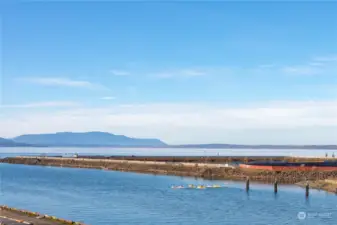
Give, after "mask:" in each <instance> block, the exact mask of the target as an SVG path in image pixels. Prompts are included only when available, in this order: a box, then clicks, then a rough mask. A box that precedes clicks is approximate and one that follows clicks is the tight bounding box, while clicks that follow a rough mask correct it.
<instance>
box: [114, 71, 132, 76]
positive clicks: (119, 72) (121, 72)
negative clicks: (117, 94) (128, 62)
mask: <svg viewBox="0 0 337 225" xmlns="http://www.w3.org/2000/svg"><path fill="white" fill-rule="evenodd" d="M110 73H112V74H113V75H115V76H127V75H130V73H129V72H128V71H124V70H110Z"/></svg>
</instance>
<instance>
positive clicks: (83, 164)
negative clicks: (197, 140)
mask: <svg viewBox="0 0 337 225" xmlns="http://www.w3.org/2000/svg"><path fill="white" fill-rule="evenodd" d="M130 158H131V159H129V158H126V157H123V158H119V159H118V158H107V157H81V158H62V157H9V158H4V159H1V160H0V162H1V163H11V164H25V165H37V166H57V167H74V168H90V169H104V170H115V171H125V172H139V173H151V174H161V175H176V176H193V177H202V178H205V179H231V180H245V179H246V178H247V177H249V178H250V180H254V181H261V182H267V183H272V182H274V181H275V179H277V180H278V182H279V183H289V184H293V183H297V182H300V181H303V180H306V179H308V180H321V179H328V178H330V179H332V178H337V171H328V172H319V171H281V172H275V171H264V170H254V171H253V170H244V169H240V168H238V167H228V166H226V165H225V164H224V163H220V161H218V162H214V161H213V162H212V161H206V160H205V158H201V157H193V158H195V159H194V161H192V162H186V160H188V159H186V157H185V158H184V157H180V160H177V158H175V160H174V161H173V159H171V160H170V159H168V158H166V159H162V160H160V157H158V158H155V157H150V158H145V157H142V158H139V157H130ZM171 158H172V157H171ZM188 158H191V157H188ZM214 158H217V157H214ZM149 159H151V160H149ZM270 159H271V160H275V159H273V158H270ZM283 159H284V157H283ZM208 160H210V159H208ZM218 160H222V161H221V162H233V158H232V157H221V159H218ZM235 160H237V161H238V162H239V161H240V162H242V161H247V160H248V161H252V160H261V157H255V158H251V157H249V158H247V157H236V158H235ZM289 160H303V159H289Z"/></svg>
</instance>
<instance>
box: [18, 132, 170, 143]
mask: <svg viewBox="0 0 337 225" xmlns="http://www.w3.org/2000/svg"><path fill="white" fill-rule="evenodd" d="M13 140H14V141H15V142H21V143H27V144H31V145H46V146H77V147H81V146H153V147H163V146H166V144H165V143H164V142H162V141H161V140H158V139H140V138H131V137H127V136H124V135H114V134H110V133H105V132H87V133H72V132H61V133H54V134H26V135H21V136H18V137H16V138H13Z"/></svg>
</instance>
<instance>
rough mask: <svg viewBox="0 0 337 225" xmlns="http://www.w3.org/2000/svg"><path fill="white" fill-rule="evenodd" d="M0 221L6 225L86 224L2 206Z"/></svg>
mask: <svg viewBox="0 0 337 225" xmlns="http://www.w3.org/2000/svg"><path fill="white" fill-rule="evenodd" d="M0 221H6V222H4V223H5V224H14V223H15V224H22V225H24V224H34V225H65V224H69V225H71V224H76V225H85V224H84V223H80V222H76V221H71V220H65V219H60V218H57V217H55V216H49V215H44V214H40V213H36V212H30V211H26V210H21V209H17V208H12V207H8V206H0Z"/></svg>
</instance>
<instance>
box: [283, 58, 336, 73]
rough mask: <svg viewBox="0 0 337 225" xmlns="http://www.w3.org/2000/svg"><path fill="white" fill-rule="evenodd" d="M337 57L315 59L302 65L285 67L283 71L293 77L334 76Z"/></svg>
mask: <svg viewBox="0 0 337 225" xmlns="http://www.w3.org/2000/svg"><path fill="white" fill-rule="evenodd" d="M336 62H337V55H329V56H324V57H314V58H312V59H311V60H309V61H308V62H307V63H304V64H302V65H292V66H285V67H283V68H281V71H282V72H284V73H286V74H293V75H318V74H332V73H334V72H335V71H336V70H337V66H336V65H337V64H336Z"/></svg>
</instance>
